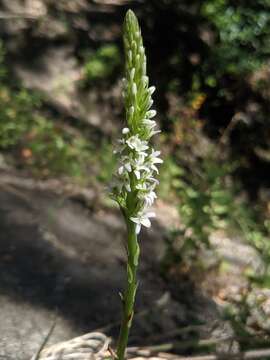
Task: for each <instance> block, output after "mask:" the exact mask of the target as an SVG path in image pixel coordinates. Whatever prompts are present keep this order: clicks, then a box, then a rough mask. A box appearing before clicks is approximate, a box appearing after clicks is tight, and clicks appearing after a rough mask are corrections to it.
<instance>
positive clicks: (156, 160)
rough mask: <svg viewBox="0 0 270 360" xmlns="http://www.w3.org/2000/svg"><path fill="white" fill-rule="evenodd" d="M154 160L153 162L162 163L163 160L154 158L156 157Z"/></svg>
mask: <svg viewBox="0 0 270 360" xmlns="http://www.w3.org/2000/svg"><path fill="white" fill-rule="evenodd" d="M152 162H153V164H162V163H163V160H162V159H160V158H154V159H152Z"/></svg>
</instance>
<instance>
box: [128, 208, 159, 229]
mask: <svg viewBox="0 0 270 360" xmlns="http://www.w3.org/2000/svg"><path fill="white" fill-rule="evenodd" d="M155 216H156V214H155V213H154V212H148V213H145V214H143V213H140V214H138V215H137V217H131V218H130V220H131V221H133V222H134V223H135V224H136V234H139V233H140V231H141V226H142V225H143V226H145V227H147V228H149V227H150V226H151V221H150V220H149V218H153V217H155Z"/></svg>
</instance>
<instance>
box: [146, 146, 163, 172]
mask: <svg viewBox="0 0 270 360" xmlns="http://www.w3.org/2000/svg"><path fill="white" fill-rule="evenodd" d="M159 155H160V151H155V150H154V149H152V152H151V154H150V155H149V158H148V164H149V167H150V169H151V170H153V171H155V172H156V173H158V168H157V167H156V165H155V164H162V163H163V160H162V159H160V158H159V157H158V156H159Z"/></svg>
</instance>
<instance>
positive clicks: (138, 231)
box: [135, 224, 141, 235]
mask: <svg viewBox="0 0 270 360" xmlns="http://www.w3.org/2000/svg"><path fill="white" fill-rule="evenodd" d="M135 231H136V234H137V235H138V234H139V233H140V231H141V224H136V228H135Z"/></svg>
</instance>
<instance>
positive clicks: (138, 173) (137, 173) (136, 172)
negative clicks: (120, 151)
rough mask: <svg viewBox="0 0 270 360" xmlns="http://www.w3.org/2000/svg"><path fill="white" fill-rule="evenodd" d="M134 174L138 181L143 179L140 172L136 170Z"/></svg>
mask: <svg viewBox="0 0 270 360" xmlns="http://www.w3.org/2000/svg"><path fill="white" fill-rule="evenodd" d="M134 174H135V176H136V178H137V179H138V180H140V178H141V174H140V172H139V171H138V170H135V171H134Z"/></svg>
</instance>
